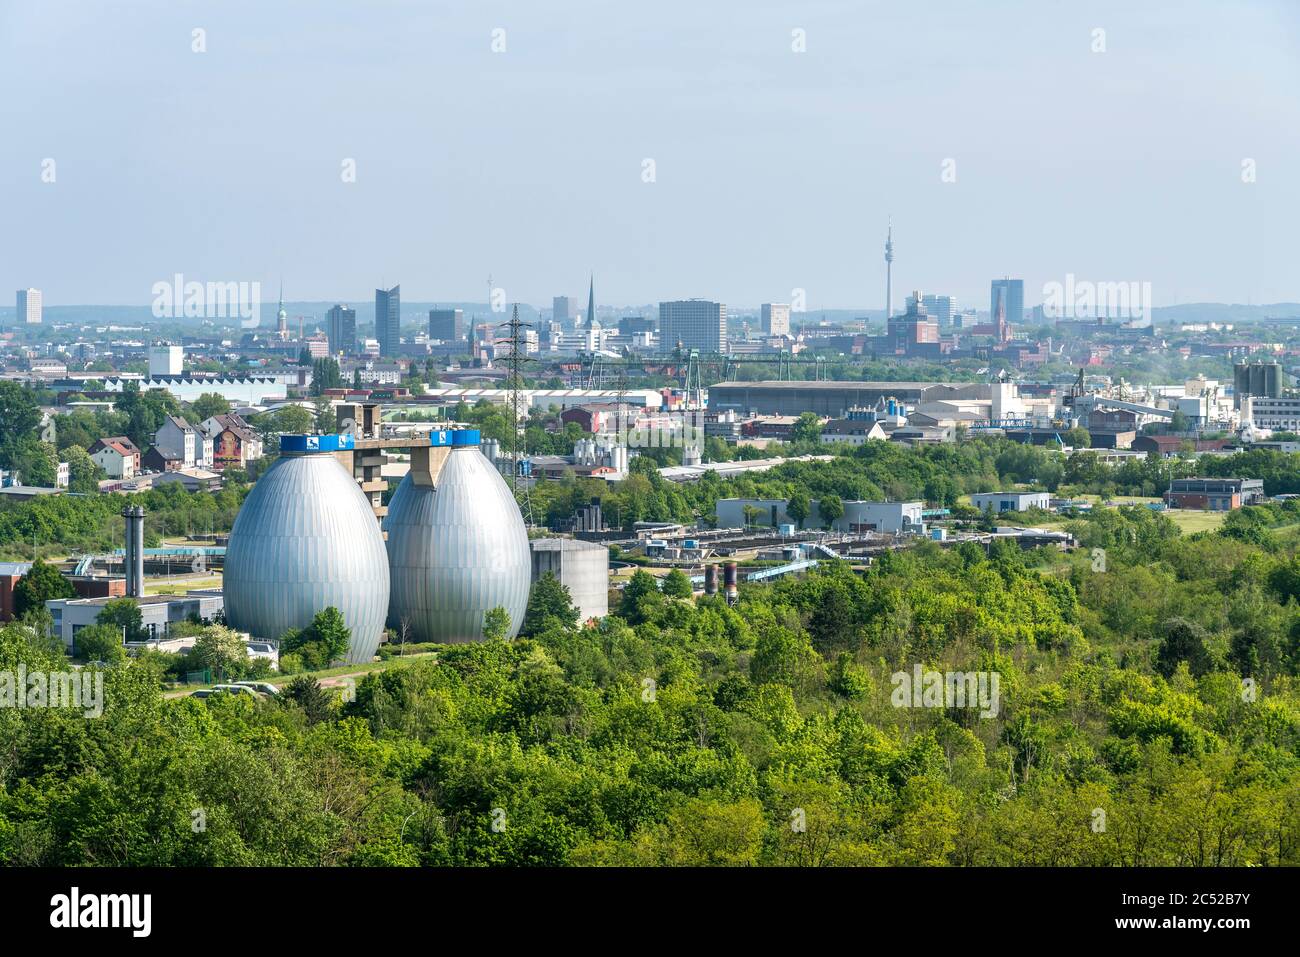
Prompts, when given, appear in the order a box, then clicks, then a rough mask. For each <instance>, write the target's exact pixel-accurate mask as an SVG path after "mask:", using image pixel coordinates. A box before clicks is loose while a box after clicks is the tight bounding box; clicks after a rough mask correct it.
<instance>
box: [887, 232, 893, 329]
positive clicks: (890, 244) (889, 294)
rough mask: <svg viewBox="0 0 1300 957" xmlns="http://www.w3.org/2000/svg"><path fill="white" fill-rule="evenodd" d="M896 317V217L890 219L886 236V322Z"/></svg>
mask: <svg viewBox="0 0 1300 957" xmlns="http://www.w3.org/2000/svg"><path fill="white" fill-rule="evenodd" d="M893 315H894V217H892V216H891V217H889V232H888V233H886V234H885V322H889V320H890V319H891V318H892V317H893Z"/></svg>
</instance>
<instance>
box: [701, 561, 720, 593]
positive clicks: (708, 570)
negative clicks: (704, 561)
mask: <svg viewBox="0 0 1300 957" xmlns="http://www.w3.org/2000/svg"><path fill="white" fill-rule="evenodd" d="M717 593H718V566H717V565H705V566H704V594H706V595H716V594H717Z"/></svg>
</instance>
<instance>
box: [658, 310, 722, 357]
mask: <svg viewBox="0 0 1300 957" xmlns="http://www.w3.org/2000/svg"><path fill="white" fill-rule="evenodd" d="M659 342H660V345H661V348H662V349H663V350H664V351H666V352H671V351H672V350H673V349H675V348H677V344H678V343H679V342H680V343H681V345H682V348H684V349H699V350H700V351H701V352H722V351H723V350H724V349H725V348H726V344H727V307H726V306H725V305H724V304H722V303H720V302H709V301H708V300H706V299H682V300H677V301H675V302H661V303H659Z"/></svg>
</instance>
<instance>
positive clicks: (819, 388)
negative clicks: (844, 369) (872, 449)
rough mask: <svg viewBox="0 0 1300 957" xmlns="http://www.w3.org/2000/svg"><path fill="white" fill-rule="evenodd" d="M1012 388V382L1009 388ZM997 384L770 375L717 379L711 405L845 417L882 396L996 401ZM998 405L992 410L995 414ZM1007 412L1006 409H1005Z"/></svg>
mask: <svg viewBox="0 0 1300 957" xmlns="http://www.w3.org/2000/svg"><path fill="white" fill-rule="evenodd" d="M1011 388H1013V387H1010V386H1008V390H1010V389H1011ZM995 391H996V390H995V389H994V387H993V386H991V385H990V384H989V383H970V384H964V385H951V384H945V383H942V382H839V381H824V382H815V381H812V382H809V381H783V380H775V381H774V380H766V381H762V382H718V383H715V384H714V385H711V386H709V408H710V409H711V410H713V411H715V412H717V411H722V410H725V409H735V410H736V411H737V412H742V413H753V414H757V415H801V414H802V413H804V412H814V413H816V414H817V415H819V416H822V417H830V418H836V419H838V418H843V417H845V416H847V415H848V413H849V410H851V409H858V408H873V407H874V406H876V405H877V404H878V403H879V402H880V401H881V400H884V401H886V402H888V401H889V400H890V399H895V400H897V401H898V402H901V403H903V404H904V405H909V406H915V405H919V404H921V403H922V402H962V401H966V402H982V403H986V404H989V403H992V402H993V398H994V393H995ZM992 414H993V410H992V409H990V415H992ZM1004 414H1005V413H1004Z"/></svg>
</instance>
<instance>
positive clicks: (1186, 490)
mask: <svg viewBox="0 0 1300 957" xmlns="http://www.w3.org/2000/svg"><path fill="white" fill-rule="evenodd" d="M1263 498H1264V482H1263V480H1261V479H1249V478H1181V479H1174V480H1173V481H1172V482H1170V483H1169V491H1167V492H1165V504H1166V505H1168V506H1169V507H1170V508H1190V509H1201V510H1204V511H1210V512H1227V511H1231V510H1232V509H1234V508H1241V507H1242V506H1243V505H1253V504H1254V503H1255V502H1258V501H1261V500H1262V499H1263Z"/></svg>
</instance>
